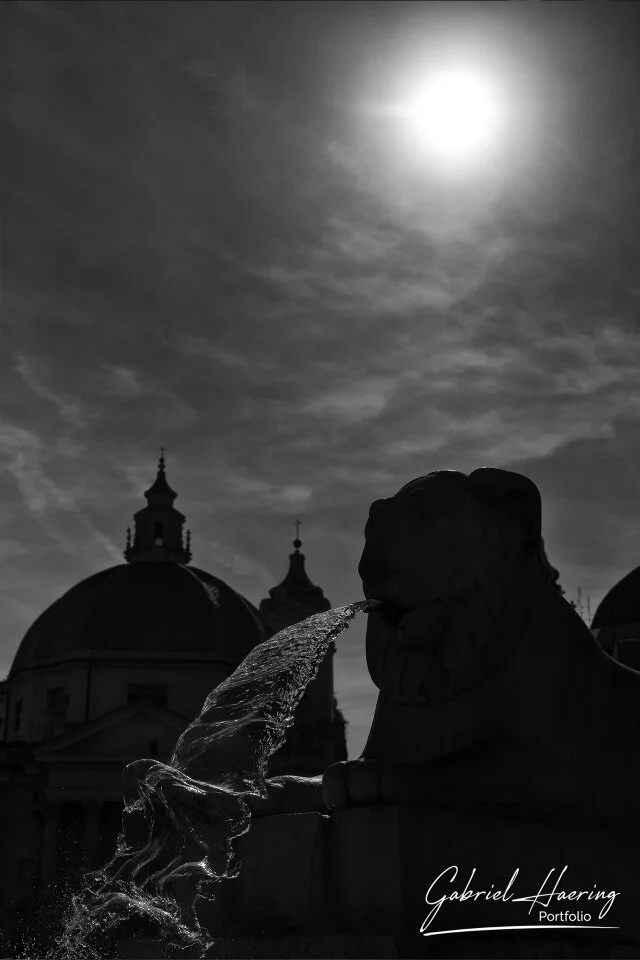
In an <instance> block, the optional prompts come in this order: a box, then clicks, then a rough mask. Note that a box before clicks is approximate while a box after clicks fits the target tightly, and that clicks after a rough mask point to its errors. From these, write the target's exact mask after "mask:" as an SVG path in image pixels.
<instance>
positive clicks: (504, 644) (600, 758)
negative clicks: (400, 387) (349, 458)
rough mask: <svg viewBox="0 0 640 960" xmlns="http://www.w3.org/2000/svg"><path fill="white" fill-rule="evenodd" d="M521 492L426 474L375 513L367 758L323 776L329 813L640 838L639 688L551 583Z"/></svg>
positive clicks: (496, 483)
mask: <svg viewBox="0 0 640 960" xmlns="http://www.w3.org/2000/svg"><path fill="white" fill-rule="evenodd" d="M541 516H542V509H541V500H540V494H539V491H538V489H537V487H536V486H535V484H534V483H532V482H531V481H530V480H528V479H527V478H526V477H524V476H521V475H519V474H516V473H512V472H509V471H506V470H498V469H492V468H481V469H478V470H475V471H473V472H472V473H471V474H469V475H468V476H467V475H465V474H463V473H459V472H457V471H453V470H445V471H436V472H434V473H430V474H428V475H427V476H424V477H420V478H418V479H416V480H413V481H412V482H411V483H408V484H407V485H406V486H404V487H402V489H401V490H400V491H399V492H398V493H397V494H396V495H395V496H393V497H390V498H388V499H384V500H377V501H375V502H374V503H373V504H372V505H371V508H370V513H369V519H368V522H367V524H366V528H365V547H364V552H363V554H362V558H361V561H360V565H359V568H358V569H359V573H360V576H361V578H362V580H363V587H364V594H365V597H367V598H368V599H375V600H378V601H382V602H383V603H384V604H385V607H384V610H383V611H382V612H380V613H370V614H369V620H368V626H367V640H366V645H367V665H368V668H369V672H370V674H371V677H372V679H373V681H374V683H375V684H376V686H377V687H378V689H379V696H378V702H377V706H376V711H375V715H374V719H373V723H372V727H371V731H370V734H369V738H368V740H367V743H366V746H365V749H364V751H363V754H362V756H361V757H360V759H358V760H354V761H344V762H342V763H339V764H334V765H333V766H331V767H329V768H328V769H327V770H326V771H325V774H324V778H323V797H324V801H325V804H326V806H327V807H329V809H339V808H341V807H346V806H354V805H361V804H380V803H434V804H445V805H447V806H453V807H458V808H468V809H478V808H487V807H488V808H491V809H496V810H500V811H503V812H504V811H505V810H506V811H511V812H513V813H514V814H516V815H524V816H535V817H540V816H542V817H546V816H550V817H553V818H557V817H563V816H566V817H568V818H570V819H571V820H572V821H575V820H576V818H578V820H581V821H583V822H587V823H592V824H599V825H602V826H617V825H622V824H627V825H628V824H630V823H633V824H634V825H635V824H636V823H638V815H639V814H640V797H639V796H638V791H637V784H638V775H637V773H636V770H637V767H638V760H637V757H638V753H639V752H640V673H638V672H636V671H634V670H631V669H629V668H627V667H624V666H622V665H621V664H619V663H617V662H615V661H614V660H613V659H611V658H610V657H609V656H608V655H607V654H605V653H604V652H603V651H602V650H601V648H600V646H599V645H598V643H597V642H596V640H595V639H594V638H593V637H592V635H591V633H590V631H589V629H588V628H587V626H586V625H585V624H584V623H583V621H582V620H581V618H580V617H579V615H578V614H577V613H576V612H575V610H574V609H573V608H572V607H571V605H570V604H569V603H567V602H566V601H565V600H564V599H563V598H562V596H561V594H560V593H559V592H558V590H556V589H555V588H554V587H553V586H552V585H551V583H550V577H549V568H548V565H547V564H546V563H545V561H544V559H543V551H542V538H541V526H542V520H541Z"/></svg>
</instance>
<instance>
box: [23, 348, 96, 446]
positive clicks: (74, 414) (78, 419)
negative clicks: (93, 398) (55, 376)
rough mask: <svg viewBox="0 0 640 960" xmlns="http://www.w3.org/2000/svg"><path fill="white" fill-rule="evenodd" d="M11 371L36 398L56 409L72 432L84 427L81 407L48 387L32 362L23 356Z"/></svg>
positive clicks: (83, 415) (85, 423)
mask: <svg viewBox="0 0 640 960" xmlns="http://www.w3.org/2000/svg"><path fill="white" fill-rule="evenodd" d="M13 369H14V370H16V371H17V373H19V374H20V376H21V377H22V379H23V381H24V383H25V384H26V385H27V387H28V388H29V389H30V390H31V391H32V392H33V393H35V394H36V396H38V397H41V398H42V399H43V400H47V401H48V402H49V403H52V404H53V405H54V406H55V407H56V408H57V409H58V412H59V413H60V416H61V417H62V419H63V420H64V421H65V423H66V424H67V425H68V426H70V427H72V428H73V429H74V430H82V429H84V428H85V427H86V425H87V422H86V418H85V414H84V411H83V408H82V405H81V404H80V403H78V402H77V401H71V400H69V398H68V397H65V396H64V395H63V394H59V393H56V392H55V391H54V390H52V389H51V388H50V387H48V386H47V385H46V384H45V383H44V382H43V380H42V379H41V377H39V376H38V374H37V373H36V371H35V362H34V361H33V360H29V359H28V358H27V357H24V356H20V357H16V360H15V362H14V364H13Z"/></svg>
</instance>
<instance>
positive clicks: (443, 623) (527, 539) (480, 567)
mask: <svg viewBox="0 0 640 960" xmlns="http://www.w3.org/2000/svg"><path fill="white" fill-rule="evenodd" d="M365 537H366V542H365V548H364V552H363V554H362V559H361V561H360V565H359V568H358V571H359V573H360V576H361V578H362V580H363V587H364V593H365V596H366V597H367V598H369V599H377V600H382V601H384V602H385V603H387V604H388V605H389V609H390V611H391V615H390V616H388V617H387V623H386V625H385V626H382V625H380V623H379V617H376V615H374V614H372V615H371V618H370V630H371V631H372V632H373V633H375V631H376V630H379V631H380V630H384V629H388V630H391V631H395V634H394V640H393V642H392V643H393V645H394V646H395V647H396V648H400V649H403V650H405V651H406V650H410V649H411V650H413V651H414V652H415V651H419V655H418V657H417V659H416V655H415V654H414V655H413V657H412V660H411V662H412V664H413V666H412V667H411V669H413V670H415V669H416V663H417V662H418V661H420V662H423V663H424V677H423V680H422V686H421V694H422V696H423V697H424V699H425V701H427V702H431V701H434V700H441V699H448V698H450V697H451V696H454V695H456V694H457V693H459V692H460V691H461V690H463V689H465V688H467V687H468V686H470V685H472V684H474V683H476V682H478V681H479V680H480V679H482V678H483V677H484V676H486V675H487V674H488V673H489V672H491V671H492V670H493V669H495V667H496V666H497V665H498V664H499V663H500V662H502V661H503V660H504V659H505V658H506V657H507V656H508V655H509V653H510V651H511V650H513V648H514V646H515V645H517V642H518V638H519V636H520V635H521V633H522V628H523V618H524V616H525V609H524V608H525V592H524V585H525V581H526V577H527V575H529V574H530V573H531V571H532V570H535V571H536V572H537V574H538V575H539V576H540V577H541V578H543V577H544V572H543V566H542V561H541V551H542V540H541V503H540V494H539V492H538V489H537V487H536V486H535V484H534V483H532V482H531V481H530V480H528V479H527V478H526V477H523V476H521V475H519V474H516V473H511V472H509V471H506V470H495V469H490V468H482V469H480V470H475V471H474V472H473V473H471V474H470V475H469V476H467V475H466V474H463V473H458V472H457V471H453V470H443V471H436V472H434V473H430V474H428V475H427V476H425V477H420V478H418V479H417V480H413V481H412V482H411V483H408V484H406V485H405V486H404V487H402V489H401V490H399V491H398V493H397V494H396V495H395V496H394V497H390V498H389V499H386V500H377V501H375V502H374V503H373V504H372V506H371V509H370V513H369V520H368V522H367V525H366V528H365ZM393 611H395V616H394V615H393ZM376 621H378V624H377V625H376ZM375 642H377V643H379V640H378V641H375ZM408 662H409V661H408V660H407V663H408ZM374 679H376V678H375V677H374ZM376 682H378V681H377V680H376ZM379 685H380V684H379Z"/></svg>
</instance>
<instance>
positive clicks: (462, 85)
mask: <svg viewBox="0 0 640 960" xmlns="http://www.w3.org/2000/svg"><path fill="white" fill-rule="evenodd" d="M504 115H505V105H504V98H503V97H501V95H500V91H499V90H498V89H497V87H496V86H495V85H494V84H493V83H492V82H491V80H490V79H489V78H488V77H486V76H483V74H482V73H481V72H478V71H475V70H473V69H470V68H462V67H452V68H449V69H442V70H439V71H437V72H435V73H434V74H432V75H431V76H430V77H428V78H427V79H426V80H425V82H424V85H421V88H420V90H419V92H418V93H417V95H416V96H415V98H413V99H412V100H411V102H410V103H409V104H408V106H407V110H406V117H407V119H409V120H410V122H411V123H412V124H414V125H415V129H414V133H415V134H417V136H418V137H419V139H420V140H421V142H422V144H423V145H424V147H425V148H426V149H427V151H428V153H429V154H430V155H431V156H432V157H433V158H434V159H435V160H437V161H439V162H441V163H444V164H447V165H450V166H452V167H456V166H460V165H467V164H469V163H472V162H474V161H475V160H481V159H482V158H483V157H486V155H487V153H488V152H489V151H490V150H491V148H492V147H493V146H494V145H495V143H496V141H497V140H498V138H499V136H500V133H501V129H502V126H503V123H504Z"/></svg>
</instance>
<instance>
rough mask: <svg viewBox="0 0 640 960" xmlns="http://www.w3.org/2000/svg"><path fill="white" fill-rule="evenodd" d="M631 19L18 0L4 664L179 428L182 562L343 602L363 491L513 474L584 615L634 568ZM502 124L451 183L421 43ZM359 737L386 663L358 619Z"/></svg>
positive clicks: (366, 494)
mask: <svg viewBox="0 0 640 960" xmlns="http://www.w3.org/2000/svg"><path fill="white" fill-rule="evenodd" d="M639 33H640V18H639V17H638V14H637V13H636V12H635V3H633V2H631V3H626V2H616V3H613V2H607V3H593V4H592V3H590V2H581V3H575V2H553V3H550V2H535V0H531V2H523V3H512V2H500V3H492V2H486V0H485V2H478V3H465V2H460V0H456V2H451V0H449V2H444V3H429V2H426V3H420V2H416V0H413V2H410V3H404V2H392V3H387V2H384V0H381V2H376V3H370V2H356V0H350V2H340V0H333V2H296V3H294V2H282V3H280V2H274V0H269V2H256V0H251V2H228V3H227V2H202V3H200V2H190V0H182V2H161V0H153V2H147V3H139V2H128V0H117V2H101V0H96V2H92V3H84V4H81V3H76V2H60V0H46V2H39V0H28V2H13V0H5V2H4V3H2V4H0V144H1V147H0V216H1V220H0V562H1V564H2V577H0V617H1V620H0V622H1V623H2V630H1V633H0V676H2V675H4V674H5V673H6V672H7V671H8V669H9V666H10V664H11V661H12V658H13V655H14V653H15V651H16V648H17V646H18V644H19V642H20V640H21V638H22V636H23V635H24V632H25V631H26V629H27V628H28V626H29V625H30V624H31V622H32V621H33V620H34V619H35V617H36V616H37V615H38V614H39V613H41V612H42V611H43V610H44V609H45V608H46V607H47V606H48V605H49V604H50V603H52V602H53V601H54V600H55V599H57V598H58V597H59V596H60V595H61V594H62V593H64V592H65V591H66V590H68V589H69V588H70V587H71V586H73V585H74V584H75V583H77V582H78V581H79V580H81V579H83V578H84V577H87V576H89V575H91V574H92V573H94V572H97V571H98V570H101V569H104V568H106V567H108V566H112V565H114V564H117V563H121V562H123V558H122V550H123V549H124V544H125V530H126V527H127V525H128V524H130V522H131V517H132V514H133V512H134V511H135V510H137V509H139V508H140V506H142V505H143V500H142V491H143V490H144V489H145V488H146V487H147V486H149V484H150V482H151V480H152V479H153V477H154V476H155V468H156V463H157V458H158V451H159V447H160V446H161V445H164V446H165V447H166V458H167V475H168V478H169V481H170V483H171V484H172V486H173V487H174V489H176V490H177V491H178V494H179V499H178V501H177V504H176V505H177V507H178V508H179V509H180V510H181V511H182V512H183V513H185V514H186V515H187V518H188V525H189V527H190V528H191V530H192V548H193V553H194V559H193V562H194V564H195V565H197V566H199V567H201V568H203V569H205V570H207V571H209V572H210V573H212V574H214V575H215V576H218V577H220V578H221V579H223V580H224V581H226V582H227V583H229V584H230V585H231V586H232V587H234V588H235V589H236V590H238V591H239V592H240V593H242V594H243V595H244V596H246V597H247V598H248V599H250V600H251V601H252V602H253V603H256V604H257V603H259V601H260V600H261V599H262V598H263V597H265V596H266V595H267V591H268V589H269V588H270V587H272V586H274V585H275V584H276V583H277V582H279V581H280V580H281V579H282V578H283V576H284V574H285V572H286V569H287V562H288V561H287V557H288V554H289V552H290V551H291V540H292V539H293V537H294V536H295V527H294V521H295V520H296V519H297V518H299V519H300V520H302V527H301V538H302V540H303V552H304V554H305V556H306V557H307V570H308V573H309V575H310V577H311V579H312V580H313V581H314V582H315V583H317V584H319V585H320V586H321V587H322V588H323V589H324V591H325V594H326V595H327V596H328V598H329V599H330V601H331V602H332V604H333V605H334V606H338V605H341V604H343V603H348V602H350V601H353V600H356V599H360V598H361V596H362V594H361V587H360V581H359V579H358V575H357V564H358V560H359V557H360V553H361V551H362V547H363V529H364V523H365V520H366V517H367V513H368V508H369V505H370V503H371V502H372V500H375V499H378V498H380V497H385V496H391V495H392V494H393V493H395V492H396V490H397V489H399V487H400V486H402V485H404V483H406V482H408V481H409V480H410V479H412V478H414V477H417V476H420V475H423V474H424V473H427V472H429V471H430V470H436V469H442V468H453V469H457V470H462V471H465V472H468V471H470V470H473V469H475V468H477V467H479V466H498V467H505V468H507V469H511V470H516V471H518V472H520V473H523V474H525V475H526V476H528V477H530V478H531V479H532V480H534V481H535V482H536V483H537V484H538V486H539V488H540V490H541V494H542V499H543V511H544V518H543V532H544V536H545V541H546V546H547V553H548V556H549V559H550V560H551V562H552V563H553V564H554V566H555V567H556V568H557V569H558V570H559V572H560V581H561V584H562V585H563V587H564V588H565V590H566V592H567V596H568V597H569V598H570V599H573V598H575V597H576V593H577V589H578V587H579V586H580V587H581V589H582V591H583V595H584V596H587V595H588V596H589V597H590V602H591V609H592V613H593V612H594V611H595V608H596V605H597V603H598V602H599V600H600V599H601V598H602V597H603V596H604V594H605V593H606V592H607V590H608V589H609V588H610V587H611V586H613V584H614V583H615V582H616V581H617V580H618V579H619V578H620V577H621V576H623V575H624V574H625V573H627V572H628V571H629V570H630V569H631V568H632V567H635V566H636V565H638V563H640V470H639V467H640V450H639V443H638V441H639V439H640V386H639V385H640V330H639V329H638V320H637V318H638V310H639V305H640V272H639V271H638V262H639V258H638V254H639V251H640V239H639V237H640V232H639V231H638V223H637V221H638V218H639V217H640V203H639V200H640V196H639V194H640V171H639V168H638V159H639V157H638V149H639V148H638V146H637V144H638V142H639V141H638V132H639V130H638V127H639V124H640V119H639V118H640V110H639V109H638V108H639V106H640V103H639V101H640V96H639V87H638V85H639V80H640V67H639V66H638V65H637V64H636V60H637V52H638V46H639V43H638V41H639ZM451 56H455V57H457V58H458V60H459V59H460V58H461V57H462V58H465V57H466V58H467V59H469V60H472V61H473V62H474V63H475V64H478V63H480V64H481V65H482V68H483V69H486V70H487V71H488V73H489V74H490V75H492V76H494V77H495V78H496V83H497V84H498V87H499V89H500V90H501V91H503V96H504V103H505V105H506V107H508V109H506V116H507V118H508V123H505V129H504V130H503V132H502V137H501V139H500V142H499V143H497V144H496V145H494V149H493V152H492V153H491V154H490V157H489V159H488V160H487V159H486V158H482V160H481V159H480V158H479V159H478V162H477V164H475V165H474V163H473V162H470V163H469V164H468V165H467V167H466V168H465V169H464V170H463V171H462V172H460V171H458V172H457V173H456V174H455V175H453V174H452V173H451V172H450V171H447V170H444V169H442V168H440V167H438V166H437V165H434V163H433V162H432V161H431V159H430V158H429V157H428V156H426V154H425V151H424V148H423V146H422V145H421V142H420V141H419V138H417V137H416V135H415V134H416V131H415V130H412V129H408V128H407V124H406V121H404V120H403V121H401V120H399V119H398V117H397V116H396V115H395V114H394V112H393V110H392V109H390V105H394V104H398V103H400V102H404V100H406V99H407V98H410V97H411V95H412V93H413V92H415V90H416V89H418V87H419V85H420V83H421V78H422V77H423V76H424V75H425V71H428V69H429V68H430V64H433V63H435V62H436V61H438V62H440V61H441V60H442V61H443V62H446V59H447V57H451ZM336 687H337V693H338V698H339V702H340V704H341V706H342V709H343V711H344V713H345V715H346V717H347V719H348V721H349V748H350V753H351V755H357V753H358V752H359V750H360V748H361V747H362V744H363V741H364V738H365V736H366V731H367V729H368V726H369V723H370V720H371V716H372V712H373V706H374V703H375V688H374V687H373V684H372V682H371V681H370V679H369V677H368V674H367V670H366V666H365V661H364V629H363V624H359V625H356V626H354V627H352V628H351V629H350V630H349V631H348V633H346V634H344V635H343V636H342V637H341V639H340V641H339V649H338V655H337V658H336Z"/></svg>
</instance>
